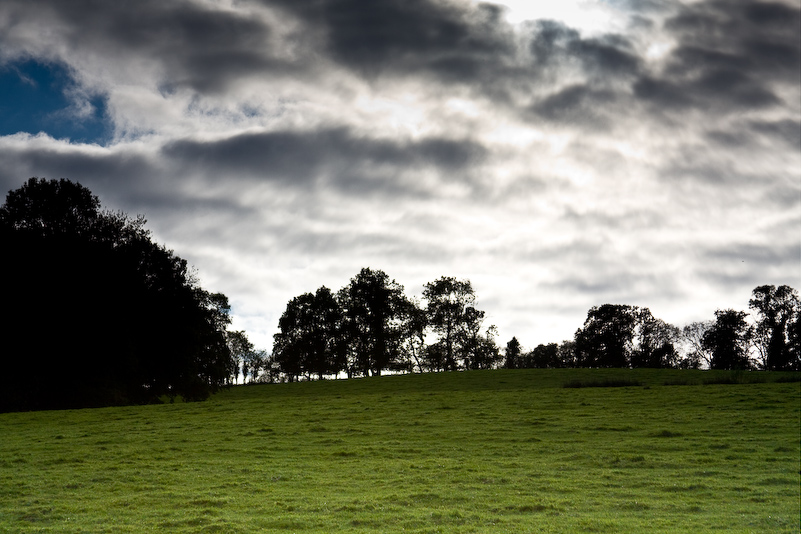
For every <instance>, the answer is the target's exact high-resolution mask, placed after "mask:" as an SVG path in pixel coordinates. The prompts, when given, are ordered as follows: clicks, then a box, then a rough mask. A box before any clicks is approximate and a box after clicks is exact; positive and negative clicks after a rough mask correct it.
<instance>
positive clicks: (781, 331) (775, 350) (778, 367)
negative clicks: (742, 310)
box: [748, 285, 801, 371]
mask: <svg viewBox="0 0 801 534" xmlns="http://www.w3.org/2000/svg"><path fill="white" fill-rule="evenodd" d="M748 305H749V307H750V308H751V309H752V310H755V311H756V312H757V318H756V324H755V325H754V341H755V342H756V343H755V344H756V348H757V350H758V351H759V356H760V360H761V361H760V365H761V367H762V368H763V369H766V370H769V371H786V370H791V369H793V368H795V367H797V365H798V363H797V362H794V361H793V354H792V348H791V342H790V332H789V328H790V327H791V326H792V325H793V321H797V316H798V314H799V313H800V312H801V310H800V309H799V308H800V306H799V300H798V293H797V292H796V290H795V289H793V288H792V287H790V286H779V287H775V286H772V285H764V286H759V287H757V288H755V289H754V291H753V293H752V298H751V300H750V301H749V302H748Z"/></svg>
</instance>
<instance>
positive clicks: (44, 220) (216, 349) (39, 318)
mask: <svg viewBox="0 0 801 534" xmlns="http://www.w3.org/2000/svg"><path fill="white" fill-rule="evenodd" d="M144 225H145V220H144V218H142V217H141V216H140V217H137V218H130V217H128V216H126V215H124V214H121V213H111V212H108V211H103V210H101V207H100V201H99V200H98V198H97V197H96V196H94V195H93V194H92V193H91V192H90V191H89V190H88V189H87V188H85V187H83V186H81V185H80V184H77V183H73V182H70V181H68V180H64V179H62V180H49V181H48V180H44V179H37V178H31V179H30V180H28V181H27V182H26V183H25V184H24V185H23V186H22V187H21V188H19V189H17V190H15V191H11V192H9V194H8V196H7V199H6V203H5V204H4V205H3V206H2V207H0V243H2V249H3V261H2V262H0V280H2V281H3V284H4V287H3V304H4V308H5V309H6V310H7V312H9V313H7V314H6V319H5V320H4V321H3V322H2V327H0V328H2V350H1V351H0V359H1V360H2V366H3V372H2V373H0V411H6V410H28V409H47V408H74V407H89V406H104V405H118V404H129V403H149V402H155V401H158V400H159V399H160V398H161V397H164V396H167V397H170V398H173V397H176V396H181V397H183V398H185V399H188V400H198V399H204V398H206V397H207V396H208V395H209V394H210V393H212V392H214V391H215V390H216V389H218V388H219V387H221V386H223V385H224V384H225V383H226V382H227V381H228V380H229V377H230V375H231V374H232V372H233V367H234V360H233V359H232V357H231V351H230V350H229V348H228V343H227V338H226V330H225V329H226V326H227V325H228V324H229V322H230V319H229V316H228V313H229V306H228V301H227V299H226V297H225V296H224V295H222V294H213V293H209V292H207V291H205V290H203V289H202V288H201V287H199V286H198V284H197V283H196V282H195V281H194V280H193V277H192V275H191V273H190V272H189V271H188V269H187V264H186V261H185V260H183V259H181V258H179V257H178V256H176V255H175V254H174V253H173V252H172V251H170V250H167V249H166V248H164V247H163V246H161V245H158V244H156V243H154V242H153V241H152V240H151V236H150V233H149V231H148V230H146V229H145V227H144Z"/></svg>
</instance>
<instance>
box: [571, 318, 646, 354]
mask: <svg viewBox="0 0 801 534" xmlns="http://www.w3.org/2000/svg"><path fill="white" fill-rule="evenodd" d="M636 323H637V310H636V308H635V307H633V306H627V305H624V304H604V305H602V306H593V307H592V308H590V310H589V311H588V312H587V319H586V321H584V327H583V328H580V329H579V330H578V331H577V332H576V357H577V360H578V365H579V366H580V367H628V365H629V357H630V353H631V349H632V342H633V340H634V327H635V325H636Z"/></svg>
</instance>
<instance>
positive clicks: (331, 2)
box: [0, 0, 801, 349]
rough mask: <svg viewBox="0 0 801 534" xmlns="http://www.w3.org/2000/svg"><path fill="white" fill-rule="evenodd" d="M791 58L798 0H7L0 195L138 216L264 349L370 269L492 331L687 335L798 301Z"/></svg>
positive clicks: (795, 56) (549, 337) (800, 70)
mask: <svg viewBox="0 0 801 534" xmlns="http://www.w3.org/2000/svg"><path fill="white" fill-rule="evenodd" d="M800 43H801V11H800V10H799V2H798V1H797V0H796V1H792V2H789V3H784V2H781V1H776V2H758V1H751V0H736V1H735V0H728V1H727V0H701V1H687V0H685V1H674V0H607V1H602V0H562V1H560V2H551V1H549V0H542V1H540V0H516V1H507V2H505V3H504V4H491V3H478V2H475V1H473V0H305V1H302V2H299V1H296V0H252V1H251V0H169V1H165V0H143V1H138V2H108V1H102V0H70V1H66V2H65V1H63V0H3V2H2V3H0V163H2V164H1V165H0V190H2V193H5V192H7V191H8V190H11V189H16V188H18V187H19V186H20V185H22V183H23V182H24V181H25V180H26V179H27V178H29V177H31V176H39V177H46V178H61V177H64V178H69V179H71V180H74V181H78V182H80V183H82V184H84V185H86V186H87V187H89V188H90V189H91V190H92V191H93V192H94V193H95V194H97V195H98V196H99V197H100V199H101V202H102V203H103V205H104V206H105V207H107V208H111V209H114V210H123V211H125V212H127V213H129V214H131V215H134V214H140V213H141V214H144V215H145V216H146V217H147V219H148V227H149V228H150V229H151V230H152V231H153V233H154V236H155V238H156V240H157V241H159V242H160V243H164V244H166V245H167V246H168V247H169V248H172V249H173V250H175V252H176V254H178V255H179V256H181V257H183V258H186V259H187V260H188V261H189V262H190V263H191V264H192V265H194V267H195V268H196V269H197V272H198V274H199V277H200V279H201V283H202V285H203V286H204V287H205V288H207V289H209V290H212V291H221V292H223V293H225V294H226V295H228V297H229V298H230V300H231V302H232V304H233V314H234V319H235V322H234V326H235V327H236V328H241V329H245V330H246V331H247V332H248V334H249V335H250V338H251V339H252V340H253V341H255V342H256V344H257V345H258V346H260V347H262V348H266V349H270V348H271V340H272V334H273V333H274V332H275V330H276V326H277V322H278V317H279V316H280V314H281V313H282V311H283V310H284V307H285V306H286V303H287V301H288V300H289V299H291V298H292V297H294V296H296V295H299V294H301V293H303V292H306V291H314V290H315V289H316V288H317V287H319V286H321V285H326V286H328V287H330V288H332V289H334V290H337V289H339V288H340V287H342V286H343V285H345V284H346V283H347V282H348V280H349V279H350V278H351V277H352V276H354V275H355V274H356V273H357V272H358V271H359V269H360V268H362V267H371V268H373V269H382V270H384V271H385V272H387V274H388V275H389V276H390V277H392V278H394V279H395V280H397V281H398V282H399V283H401V284H403V285H404V286H405V288H406V293H407V294H408V295H410V296H414V295H416V296H419V295H421V293H422V286H423V284H424V283H426V282H429V281H433V280H434V279H436V278H438V277H440V276H455V277H457V278H460V279H469V280H471V281H472V283H473V286H474V288H475V289H476V291H477V295H478V300H479V307H480V308H481V309H484V310H485V311H486V312H487V315H488V323H494V324H496V325H497V326H498V327H499V330H500V339H499V341H500V342H501V343H502V344H505V343H506V341H508V340H509V339H510V338H511V337H512V336H513V335H514V336H517V337H518V339H519V340H520V341H521V343H522V344H523V345H524V346H525V347H528V348H532V347H533V346H535V345H536V344H538V343H547V342H559V341H561V340H563V339H567V338H571V337H572V335H573V332H574V331H575V329H576V328H578V327H579V326H581V324H582V323H583V321H584V319H585V317H586V312H587V310H588V309H589V308H590V307H591V306H594V305H600V304H604V303H621V304H632V305H639V306H647V307H649V308H650V309H651V311H652V312H653V313H654V315H656V316H657V317H660V318H663V319H665V320H667V321H670V322H673V323H674V324H677V325H678V326H681V325H683V324H685V323H686V322H689V321H692V320H699V319H711V318H712V317H713V313H714V311H715V309H717V308H728V307H734V308H736V309H741V310H742V309H746V308H747V304H748V298H749V296H750V293H751V290H752V289H753V288H754V287H756V286H757V285H761V284H776V285H778V284H789V285H791V286H793V287H795V288H797V289H801V44H800ZM54 268H57V267H56V266H54Z"/></svg>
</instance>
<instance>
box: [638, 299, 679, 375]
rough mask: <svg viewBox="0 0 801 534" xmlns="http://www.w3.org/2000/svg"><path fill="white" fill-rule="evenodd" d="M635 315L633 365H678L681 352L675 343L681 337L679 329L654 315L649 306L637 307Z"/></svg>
mask: <svg viewBox="0 0 801 534" xmlns="http://www.w3.org/2000/svg"><path fill="white" fill-rule="evenodd" d="M635 316H636V321H635V331H634V339H633V341H634V345H633V348H632V351H631V356H630V360H631V366H632V367H650V368H654V369H659V368H664V367H676V366H677V365H678V363H679V353H678V351H677V350H676V346H675V344H676V343H678V341H679V339H680V331H679V329H678V328H676V327H675V326H673V325H672V324H668V323H666V322H665V321H663V320H662V319H657V318H656V317H654V316H653V315H652V314H651V311H650V310H649V309H648V308H637V309H636V310H635Z"/></svg>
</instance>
